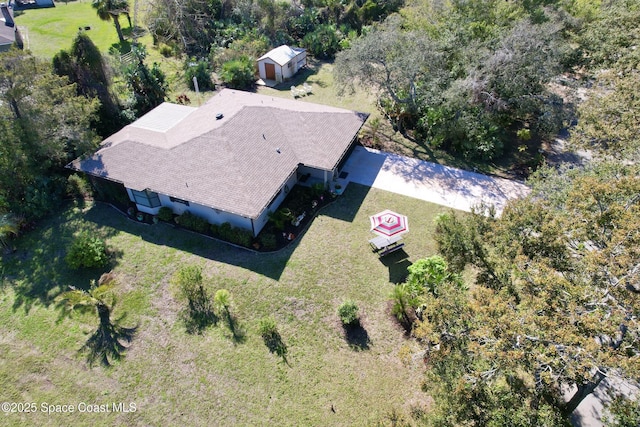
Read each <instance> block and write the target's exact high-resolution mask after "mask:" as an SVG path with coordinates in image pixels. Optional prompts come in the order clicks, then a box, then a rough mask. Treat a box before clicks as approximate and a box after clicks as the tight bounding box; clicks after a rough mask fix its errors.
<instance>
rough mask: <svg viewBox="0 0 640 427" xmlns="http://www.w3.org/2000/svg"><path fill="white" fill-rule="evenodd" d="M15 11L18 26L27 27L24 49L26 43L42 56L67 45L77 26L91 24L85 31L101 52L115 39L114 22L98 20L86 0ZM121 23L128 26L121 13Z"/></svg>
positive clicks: (116, 39)
mask: <svg viewBox="0 0 640 427" xmlns="http://www.w3.org/2000/svg"><path fill="white" fill-rule="evenodd" d="M16 15H17V16H16V18H15V20H16V23H17V24H18V26H19V27H20V28H22V27H26V28H27V32H26V37H25V49H26V48H27V47H28V48H29V50H31V52H32V53H33V54H34V55H35V56H38V57H41V58H47V59H48V58H52V57H53V55H55V54H56V53H58V52H59V51H60V50H61V49H69V48H70V47H71V42H72V41H73V39H74V38H75V37H76V35H77V33H78V28H79V27H82V28H84V27H87V26H88V27H91V29H90V30H88V31H87V34H88V35H89V37H91V40H93V42H94V43H95V45H96V46H97V47H98V48H99V49H100V51H102V52H108V51H109V49H110V48H111V47H112V46H114V45H117V43H118V35H117V33H116V28H115V26H114V25H113V22H111V21H102V20H100V18H98V15H97V14H96V10H95V9H94V8H92V7H91V2H90V1H89V0H79V1H73V2H68V3H62V2H56V7H53V8H47V9H31V10H26V11H23V12H20V13H19V14H16ZM120 23H121V25H122V28H123V29H126V28H128V24H127V19H126V18H125V17H124V16H122V17H121V18H120Z"/></svg>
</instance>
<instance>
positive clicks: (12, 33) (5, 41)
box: [0, 3, 16, 50]
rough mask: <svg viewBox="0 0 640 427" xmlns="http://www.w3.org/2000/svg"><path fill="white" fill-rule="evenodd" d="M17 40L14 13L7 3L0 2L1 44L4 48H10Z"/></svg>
mask: <svg viewBox="0 0 640 427" xmlns="http://www.w3.org/2000/svg"><path fill="white" fill-rule="evenodd" d="M15 41H16V26H15V22H14V21H13V13H12V11H11V9H10V8H9V7H8V6H7V5H6V4H5V3H2V4H0V46H2V50H4V49H9V47H11V45H13V43H14V42H15Z"/></svg>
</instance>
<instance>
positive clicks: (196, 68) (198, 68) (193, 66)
mask: <svg viewBox="0 0 640 427" xmlns="http://www.w3.org/2000/svg"><path fill="white" fill-rule="evenodd" d="M184 75H185V79H186V80H187V85H189V88H190V89H191V90H195V87H194V85H193V78H194V77H195V78H196V80H198V89H199V90H203V91H204V90H213V89H215V85H214V84H213V81H212V80H211V67H210V66H209V62H208V61H205V60H200V61H197V60H196V59H195V58H190V59H188V60H187V63H186V64H185V73H184Z"/></svg>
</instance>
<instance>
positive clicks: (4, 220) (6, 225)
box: [0, 213, 20, 249]
mask: <svg viewBox="0 0 640 427" xmlns="http://www.w3.org/2000/svg"><path fill="white" fill-rule="evenodd" d="M19 231H20V220H19V219H18V217H16V216H15V215H13V214H11V213H6V214H2V215H0V247H2V248H5V249H7V248H9V237H10V236H17V235H18V232H19Z"/></svg>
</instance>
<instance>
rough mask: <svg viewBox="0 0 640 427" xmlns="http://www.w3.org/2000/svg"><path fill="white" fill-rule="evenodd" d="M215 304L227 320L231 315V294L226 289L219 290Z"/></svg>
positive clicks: (214, 299)
mask: <svg viewBox="0 0 640 427" xmlns="http://www.w3.org/2000/svg"><path fill="white" fill-rule="evenodd" d="M213 303H214V304H215V306H216V308H217V309H218V310H220V311H224V313H225V315H226V316H227V318H228V317H229V316H230V315H231V312H230V311H229V307H230V306H231V293H230V292H229V291H228V290H226V289H218V290H217V291H216V293H215V295H214V296H213Z"/></svg>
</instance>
